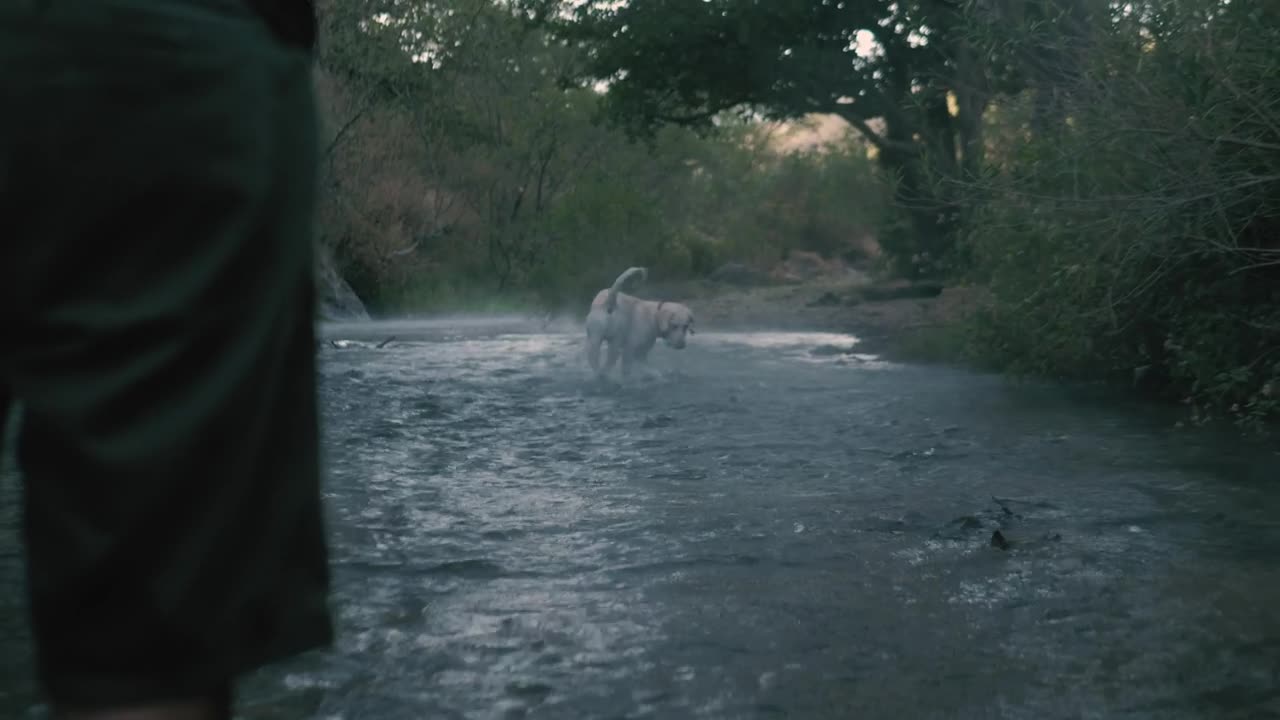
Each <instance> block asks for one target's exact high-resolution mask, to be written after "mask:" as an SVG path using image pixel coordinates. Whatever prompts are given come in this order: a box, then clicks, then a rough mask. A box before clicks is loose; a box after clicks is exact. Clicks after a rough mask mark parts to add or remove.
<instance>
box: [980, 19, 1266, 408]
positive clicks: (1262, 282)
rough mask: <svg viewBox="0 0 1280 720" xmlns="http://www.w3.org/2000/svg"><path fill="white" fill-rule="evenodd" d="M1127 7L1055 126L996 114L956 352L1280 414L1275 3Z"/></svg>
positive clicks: (1018, 105)
mask: <svg viewBox="0 0 1280 720" xmlns="http://www.w3.org/2000/svg"><path fill="white" fill-rule="evenodd" d="M1127 7H1128V8H1129V10H1132V8H1133V6H1127ZM1129 10H1126V8H1124V7H1117V8H1113V14H1112V15H1111V16H1108V17H1101V18H1099V19H1098V21H1096V22H1095V23H1094V24H1093V26H1092V27H1091V30H1092V35H1091V38H1092V43H1091V44H1090V52H1089V54H1088V56H1087V58H1086V59H1085V62H1084V63H1083V66H1082V68H1081V72H1080V73H1079V74H1078V75H1077V76H1075V77H1074V78H1072V79H1071V82H1070V83H1069V84H1067V85H1065V87H1064V90H1065V95H1066V97H1067V100H1066V101H1065V102H1064V103H1063V104H1062V106H1061V107H1062V113H1063V114H1062V116H1061V117H1060V118H1058V120H1059V121H1060V122H1059V123H1058V124H1056V125H1054V126H1053V127H1051V128H1047V129H1043V128H1042V129H1041V130H1040V131H1039V132H1035V133H1031V132H1029V130H1027V126H1026V125H1025V124H1024V119H1025V118H1028V117H1029V116H1030V114H1031V112H1032V109H1031V108H1030V107H1029V106H1028V105H1029V100H1028V98H1026V97H1022V98H1017V99H1014V100H1011V101H1007V102H1004V103H1002V104H1000V105H999V106H998V107H997V111H996V113H995V114H994V117H995V118H997V121H998V122H1000V123H1003V128H1002V129H1003V132H1002V133H1001V135H1002V136H1003V137H1005V138H1015V139H1016V138H1026V137H1028V136H1030V137H1029V139H1028V140H1026V141H1025V142H1017V141H1016V140H1015V141H1014V142H1008V143H1006V144H1005V145H1003V146H1002V152H1000V153H995V154H994V155H995V157H996V162H995V165H994V168H993V174H992V176H991V177H990V178H989V179H988V180H987V181H985V182H981V183H977V184H975V185H974V186H973V187H972V188H971V190H972V192H973V195H972V197H971V202H972V206H973V207H974V208H975V211H974V217H973V218H972V221H971V223H970V225H969V228H968V232H967V239H966V242H965V251H966V252H967V257H968V265H969V269H970V271H971V272H973V273H974V274H975V275H976V276H977V277H978V278H979V279H980V280H982V281H985V282H987V283H988V284H989V285H990V288H991V291H992V293H993V296H994V298H995V301H994V303H993V304H992V305H991V307H989V308H988V309H987V310H986V311H985V312H984V313H983V314H982V315H981V316H980V317H979V319H978V322H977V326H976V342H975V343H974V347H977V348H980V349H981V355H982V357H983V358H985V359H987V360H991V361H993V362H995V363H997V364H999V365H1001V366H1004V367H1009V368H1012V369H1015V370H1020V371H1028V372H1036V373H1041V374H1047V375H1053V376H1059V377H1078V378H1099V377H1111V378H1123V379H1125V380H1126V381H1132V382H1134V383H1136V384H1139V385H1141V386H1143V387H1148V388H1152V389H1155V390H1157V391H1159V392H1161V393H1164V394H1166V395H1168V396H1171V397H1174V398H1177V399H1179V400H1182V401H1183V402H1185V403H1187V404H1188V405H1189V406H1190V407H1191V410H1192V417H1193V418H1194V419H1195V420H1204V419H1207V418H1209V417H1214V416H1223V415H1226V416H1230V417H1232V418H1234V419H1235V420H1237V421H1238V422H1240V423H1242V424H1246V425H1257V424H1259V423H1262V422H1264V421H1266V420H1267V419H1273V418H1276V417H1278V416H1280V393H1278V392H1277V389H1280V84H1277V83H1276V82H1275V78H1276V77H1280V50H1278V48H1280V29H1278V28H1280V22H1277V21H1278V20H1280V17H1278V15H1280V8H1276V7H1272V6H1270V5H1267V6H1265V7H1264V6H1263V5H1262V4H1257V3H1231V4H1229V5H1224V4H1222V3H1218V2H1215V1H1213V0H1200V1H1199V2H1189V3H1180V4H1177V5H1168V6H1159V7H1151V8H1145V9H1144V10H1143V11H1141V12H1139V11H1132V12H1130V11H1129Z"/></svg>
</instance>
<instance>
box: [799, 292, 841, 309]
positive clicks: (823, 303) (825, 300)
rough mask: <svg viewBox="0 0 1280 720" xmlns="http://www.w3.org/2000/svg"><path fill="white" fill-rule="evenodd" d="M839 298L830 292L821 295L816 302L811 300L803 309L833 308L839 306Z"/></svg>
mask: <svg viewBox="0 0 1280 720" xmlns="http://www.w3.org/2000/svg"><path fill="white" fill-rule="evenodd" d="M840 304H841V301H840V296H839V295H836V294H835V293H833V292H831V291H827V292H824V293H822V296H821V297H819V298H818V299H817V300H811V301H809V302H807V303H805V304H804V306H805V307H834V306H836V305H840Z"/></svg>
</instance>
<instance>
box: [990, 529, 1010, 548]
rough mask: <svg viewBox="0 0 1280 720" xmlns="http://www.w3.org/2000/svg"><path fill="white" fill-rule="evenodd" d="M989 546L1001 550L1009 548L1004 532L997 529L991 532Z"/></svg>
mask: <svg viewBox="0 0 1280 720" xmlns="http://www.w3.org/2000/svg"><path fill="white" fill-rule="evenodd" d="M991 547H993V548H1000V549H1001V550H1008V549H1009V541H1008V540H1006V539H1005V538H1004V533H1002V532H1000V531H999V530H997V531H995V532H993V533H991Z"/></svg>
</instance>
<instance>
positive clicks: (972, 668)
mask: <svg viewBox="0 0 1280 720" xmlns="http://www.w3.org/2000/svg"><path fill="white" fill-rule="evenodd" d="M393 334H394V335H396V336H397V339H396V340H394V341H392V342H390V343H388V344H386V345H385V346H384V347H381V348H379V347H377V345H378V344H379V342H380V341H381V340H382V339H383V338H385V337H387V336H389V335H393ZM326 335H327V337H328V338H329V339H330V340H332V341H333V342H331V343H326V344H325V346H324V348H323V350H322V364H323V386H322V398H323V408H324V422H325V433H326V462H327V465H328V471H329V477H328V480H327V486H326V490H327V494H326V500H327V503H328V511H329V516H330V517H329V526H330V532H331V535H332V544H333V547H332V562H333V568H334V573H335V589H334V596H333V607H334V610H335V613H336V616H337V622H338V629H339V639H338V641H337V644H336V646H335V648H334V649H333V650H332V651H331V652H328V653H314V654H312V655H309V656H305V657H302V658H299V659H297V660H295V661H292V662H290V663H287V664H284V665H281V666H277V667H273V668H270V669H267V670H264V671H261V672H259V673H256V674H255V675H253V676H251V677H249V678H247V679H246V680H245V682H244V683H243V690H242V708H241V710H240V717H242V718H245V719H246V720H250V719H257V718H263V719H265V718H318V719H328V720H338V719H342V720H356V719H363V718H371V719H376V720H382V719H386V720H401V719H403V720H409V719H414V720H416V719H419V718H467V719H471V718H476V719H488V718H495V719H496V718H503V719H505V718H566V719H575V718H601V719H608V720H613V719H621V718H643V717H648V718H671V719H677V720H678V719H680V718H753V719H754V718H761V719H763V718H814V719H826V718H841V719H843V718H864V719H867V718H875V719H878V718H884V719H886V720H898V719H911V718H958V719H960V718H963V719H969V718H974V719H980V718H1034V719H1036V720H1044V719H1046V718H1150V719H1152V720H1156V719H1159V720H1177V719H1180V718H1267V717H1280V454H1277V452H1276V451H1275V448H1274V446H1273V445H1270V444H1267V443H1259V442H1246V441H1241V440H1238V439H1236V438H1235V437H1234V436H1233V435H1232V434H1231V433H1229V432H1225V431H1223V432H1218V431H1206V430H1198V431H1189V430H1176V429H1174V427H1173V422H1174V419H1175V418H1174V417H1173V416H1172V415H1170V414H1169V413H1168V412H1166V411H1165V410H1153V409H1149V408H1146V409H1144V408H1142V407H1140V406H1136V405H1126V404H1122V403H1121V401H1119V400H1116V399H1113V398H1106V397H1093V396H1090V395H1088V394H1086V393H1084V392H1082V391H1079V390H1067V389H1063V388H1058V387H1053V386H1040V385H1032V386H1028V385H1017V384H1013V383H1011V382H1009V381H1006V380H1003V379H1000V378H998V377H994V376H988V375H981V374H975V373H971V372H965V371H960V370H953V369H945V368H938V367H923V366H903V365H896V364H892V363H887V362H882V361H880V360H879V359H877V358H875V357H873V356H868V355H860V354H857V353H856V350H857V347H856V345H855V339H854V338H851V337H847V336H837V335H823V334H820V333H766V332H757V333H745V332H744V333H715V332H705V333H700V334H698V335H696V336H694V337H693V338H692V340H691V343H690V347H689V348H688V349H686V350H684V351H674V350H670V349H667V348H663V347H658V348H656V349H655V350H654V352H653V354H652V355H651V357H650V363H649V368H648V369H647V370H645V371H643V372H642V373H641V374H640V375H639V376H637V377H636V378H634V379H633V380H632V381H630V382H628V383H625V384H623V385H621V386H615V385H599V384H596V383H593V382H591V381H590V380H589V379H588V377H587V374H586V371H585V369H584V363H583V361H582V356H581V341H580V336H579V335H578V334H577V333H576V332H559V331H541V330H539V329H538V328H536V327H532V328H531V327H525V326H523V325H520V324H508V323H501V322H493V323H479V322H470V323H459V324H448V323H431V324H429V323H407V322H406V323H398V324H364V325H348V326H328V327H327V328H326ZM850 350H852V351H853V352H850ZM15 485H16V481H15V476H14V473H13V472H12V471H9V472H8V473H6V474H5V475H3V476H2V477H0V500H2V501H3V504H2V507H3V509H0V531H2V532H3V533H5V534H6V535H9V536H12V535H13V534H14V533H16V513H15V509H14V503H15V502H16V490H15ZM996 531H999V533H1000V538H1003V540H1005V541H1006V542H1007V545H1004V546H1003V547H997V546H994V545H993V535H994V534H995V533H996ZM994 542H995V544H996V545H1001V543H1000V541H999V540H998V539H997V540H995V541H994ZM19 566H20V556H19V554H18V552H17V550H16V544H15V543H14V542H13V540H12V537H5V538H3V539H0V613H3V614H2V615H0V642H3V643H4V647H3V651H4V654H3V657H0V673H3V675H0V716H2V717H6V718H7V717H33V718H34V717H44V716H45V715H44V713H43V711H42V709H41V708H39V707H38V706H35V705H34V700H33V697H34V696H33V694H32V691H31V686H30V674H29V671H28V670H27V668H26V665H27V658H26V655H25V653H26V651H27V649H26V647H25V645H24V642H25V640H24V638H25V630H24V627H25V625H24V618H23V617H22V610H21V604H20V602H19V601H18V599H17V596H18V595H19V592H18V588H19V581H18V577H19V576H20V572H19Z"/></svg>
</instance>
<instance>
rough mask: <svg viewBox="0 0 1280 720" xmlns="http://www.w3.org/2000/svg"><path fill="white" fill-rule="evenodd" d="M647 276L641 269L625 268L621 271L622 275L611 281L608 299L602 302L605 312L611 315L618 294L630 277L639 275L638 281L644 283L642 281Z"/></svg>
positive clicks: (616, 304)
mask: <svg viewBox="0 0 1280 720" xmlns="http://www.w3.org/2000/svg"><path fill="white" fill-rule="evenodd" d="M648 274H649V273H648V272H646V271H645V269H644V268H642V267H633V268H627V269H626V270H625V271H623V273H622V274H621V275H619V276H618V279H617V280H614V281H613V286H612V287H610V288H609V298H608V299H607V300H605V302H604V308H605V310H607V311H608V312H610V313H612V312H613V309H614V308H615V307H617V306H618V293H619V292H621V291H622V286H623V285H626V284H627V281H628V280H630V279H631V278H632V276H634V275H639V276H640V281H641V282H644V279H645V278H646V277H648Z"/></svg>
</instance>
